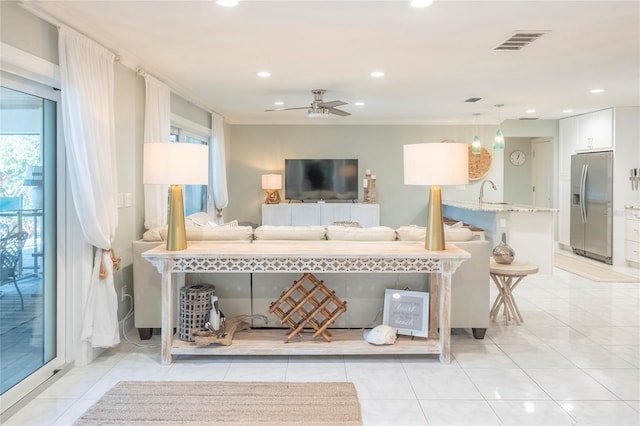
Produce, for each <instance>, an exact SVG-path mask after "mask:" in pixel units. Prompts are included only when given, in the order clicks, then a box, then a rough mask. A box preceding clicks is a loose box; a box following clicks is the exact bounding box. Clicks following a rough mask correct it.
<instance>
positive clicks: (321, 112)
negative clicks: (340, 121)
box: [264, 89, 351, 118]
mask: <svg viewBox="0 0 640 426" xmlns="http://www.w3.org/2000/svg"><path fill="white" fill-rule="evenodd" d="M311 93H313V102H311V105H310V106H305V107H295V108H280V109H265V110H264V111H265V112H273V111H291V110H294V109H306V110H307V114H308V116H309V117H310V118H316V117H328V116H329V114H334V115H339V116H340V117H346V116H349V115H351V113H349V112H347V111H343V110H341V109H338V108H336V107H338V106H342V105H347V103H346V102H344V101H328V102H325V101H324V100H323V99H322V97H323V96H324V94H325V93H326V90H324V89H314V90H312V91H311Z"/></svg>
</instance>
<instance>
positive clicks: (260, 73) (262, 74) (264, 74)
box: [258, 71, 271, 78]
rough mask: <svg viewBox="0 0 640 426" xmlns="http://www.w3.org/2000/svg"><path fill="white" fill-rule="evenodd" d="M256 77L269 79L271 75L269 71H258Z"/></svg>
mask: <svg viewBox="0 0 640 426" xmlns="http://www.w3.org/2000/svg"><path fill="white" fill-rule="evenodd" d="M258 77H262V78H267V77H271V73H270V72H269V71H258Z"/></svg>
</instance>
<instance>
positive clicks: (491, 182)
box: [478, 179, 498, 204]
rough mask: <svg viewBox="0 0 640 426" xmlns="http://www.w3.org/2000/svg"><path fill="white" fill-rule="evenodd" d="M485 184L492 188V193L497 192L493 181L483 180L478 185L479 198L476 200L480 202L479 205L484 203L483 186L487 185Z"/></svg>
mask: <svg viewBox="0 0 640 426" xmlns="http://www.w3.org/2000/svg"><path fill="white" fill-rule="evenodd" d="M487 182H488V183H490V184H491V188H493V190H494V191H497V190H498V187H497V186H496V184H495V183H493V181H492V180H491V179H485V180H483V181H482V184H480V197H478V200H479V201H480V204H482V203H483V202H484V184H485V183H487Z"/></svg>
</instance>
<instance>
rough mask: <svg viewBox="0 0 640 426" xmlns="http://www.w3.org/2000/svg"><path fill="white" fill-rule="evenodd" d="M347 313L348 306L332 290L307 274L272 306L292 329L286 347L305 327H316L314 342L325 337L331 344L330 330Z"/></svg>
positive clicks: (294, 283) (277, 314)
mask: <svg viewBox="0 0 640 426" xmlns="http://www.w3.org/2000/svg"><path fill="white" fill-rule="evenodd" d="M346 310H347V302H343V301H342V300H340V298H338V297H337V296H336V292H335V291H333V290H329V289H328V288H327V287H326V286H325V285H324V282H323V281H322V280H319V279H318V278H316V276H314V275H313V274H311V273H305V274H304V275H302V276H301V277H300V278H298V279H297V280H296V281H294V282H293V285H292V286H291V287H290V288H289V289H288V290H287V291H285V292H283V293H282V295H281V296H280V298H279V299H278V300H276V301H275V302H273V303H271V305H270V306H269V312H270V313H272V314H275V315H276V316H277V317H278V318H280V320H281V322H282V324H285V325H287V326H289V328H291V332H290V333H289V334H288V335H287V338H286V340H285V343H286V342H288V341H289V340H291V338H292V337H294V336H296V335H298V334H299V333H300V332H301V331H302V330H303V329H304V328H305V327H313V329H314V330H315V332H314V333H313V338H316V337H317V336H322V337H323V338H324V340H326V341H327V342H331V334H330V333H329V331H328V330H327V328H328V327H329V326H330V325H331V324H333V323H334V322H335V321H336V319H337V318H338V317H339V316H340V315H341V314H342V313H343V312H346Z"/></svg>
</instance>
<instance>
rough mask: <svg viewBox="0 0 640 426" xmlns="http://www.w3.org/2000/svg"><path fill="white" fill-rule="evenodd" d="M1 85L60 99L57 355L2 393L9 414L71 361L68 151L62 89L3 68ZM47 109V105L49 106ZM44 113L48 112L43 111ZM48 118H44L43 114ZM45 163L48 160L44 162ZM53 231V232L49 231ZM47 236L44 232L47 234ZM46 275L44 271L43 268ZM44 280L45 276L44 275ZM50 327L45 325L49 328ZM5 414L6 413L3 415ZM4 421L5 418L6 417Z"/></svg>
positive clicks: (57, 132) (54, 258) (0, 400)
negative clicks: (68, 313) (68, 292)
mask: <svg viewBox="0 0 640 426" xmlns="http://www.w3.org/2000/svg"><path fill="white" fill-rule="evenodd" d="M0 85H2V86H3V87H6V88H9V89H12V90H16V91H19V92H23V93H26V94H28V95H33V96H37V97H40V98H43V99H47V100H50V101H54V102H56V123H55V126H56V130H55V135H56V141H55V142H56V144H55V145H56V146H55V154H54V155H55V163H56V164H55V169H56V171H55V173H56V175H55V178H56V183H55V192H54V194H53V196H54V197H55V200H53V202H47V201H48V197H51V196H52V194H49V195H47V192H46V191H45V193H44V197H45V208H46V206H47V205H48V206H49V208H51V207H53V208H55V210H56V211H55V217H56V218H57V220H56V222H55V223H53V224H49V226H52V227H54V228H55V231H54V232H55V235H56V246H55V248H54V250H55V251H56V254H55V255H54V256H51V255H49V256H48V258H49V259H52V261H53V262H56V294H55V300H56V307H55V311H56V329H55V332H56V352H57V353H56V354H55V356H54V357H53V358H52V359H51V360H50V361H49V362H47V363H46V364H44V365H43V366H42V367H41V368H39V369H38V370H36V371H35V372H33V373H32V374H31V375H29V376H28V377H27V378H25V379H24V380H22V381H21V382H20V383H18V384H16V385H15V386H13V387H12V388H11V389H9V390H7V391H6V392H5V393H4V394H3V395H0V407H2V410H4V411H3V412H4V413H6V412H8V411H12V407H13V406H14V405H15V404H16V403H18V402H19V401H20V400H21V399H22V398H24V397H25V396H27V395H28V394H30V393H31V392H34V391H35V390H36V389H37V388H38V387H39V386H41V385H42V384H43V383H45V382H46V381H47V380H49V379H51V378H52V377H53V376H54V375H55V374H56V373H57V372H58V371H59V370H61V369H62V368H63V367H64V365H65V364H66V363H67V348H68V340H67V326H68V325H67V324H68V321H67V318H68V315H67V309H66V307H67V303H66V295H67V289H66V286H65V283H66V273H67V271H66V267H65V266H66V264H65V262H60V260H59V259H64V258H66V256H64V253H65V250H66V237H65V235H66V226H65V223H66V219H65V218H66V199H67V197H66V193H67V191H66V161H65V152H64V139H63V135H62V116H61V107H60V92H59V91H57V90H55V89H53V88H52V87H48V86H45V85H43V84H40V83H38V82H35V81H32V80H28V79H25V78H22V77H18V76H16V75H13V74H9V73H6V72H3V71H0ZM45 109H46V108H45ZM43 115H44V114H43ZM43 119H44V117H43ZM44 150H45V148H44V147H43V162H44V161H46V160H45V159H44V156H45V154H44ZM43 164H44V163H43ZM46 232H47V233H50V232H52V231H46ZM43 238H44V235H43ZM43 274H44V271H43ZM43 280H44V276H43ZM46 328H47V326H46V324H45V329H46ZM2 417H4V416H2ZM2 420H4V418H3V419H2Z"/></svg>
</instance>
